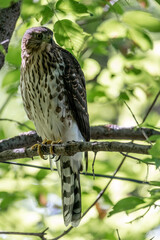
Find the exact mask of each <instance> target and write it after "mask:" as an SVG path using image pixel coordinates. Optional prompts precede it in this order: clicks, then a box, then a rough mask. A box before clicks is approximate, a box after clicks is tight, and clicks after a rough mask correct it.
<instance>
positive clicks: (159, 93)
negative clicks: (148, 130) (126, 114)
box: [141, 91, 160, 124]
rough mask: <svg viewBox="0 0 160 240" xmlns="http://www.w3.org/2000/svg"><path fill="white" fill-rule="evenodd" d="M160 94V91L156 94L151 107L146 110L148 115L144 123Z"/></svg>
mask: <svg viewBox="0 0 160 240" xmlns="http://www.w3.org/2000/svg"><path fill="white" fill-rule="evenodd" d="M159 96H160V91H159V92H158V93H157V95H156V97H155V99H154V100H153V102H152V104H151V106H150V107H149V109H148V111H147V112H146V115H145V116H144V118H143V121H142V123H144V122H145V121H146V119H147V117H148V115H149V113H150V112H151V110H152V109H153V107H154V105H155V103H156V101H157V99H158V97H159ZM142 123H141V124H142Z"/></svg>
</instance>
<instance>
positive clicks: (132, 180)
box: [0, 162, 152, 185]
mask: <svg viewBox="0 0 160 240" xmlns="http://www.w3.org/2000/svg"><path fill="white" fill-rule="evenodd" d="M0 163H4V164H11V165H18V166H22V167H32V168H38V169H43V170H49V171H50V170H51V169H50V168H49V167H42V166H37V165H32V164H25V163H16V162H0ZM53 171H57V169H56V168H53ZM80 174H81V175H84V176H91V177H93V173H87V172H82V173H80ZM94 176H95V177H101V178H109V179H111V178H113V179H115V180H121V181H128V182H134V183H138V184H147V185H152V184H150V182H148V181H141V180H137V179H132V178H125V177H116V176H115V177H113V176H112V175H106V174H99V173H94Z"/></svg>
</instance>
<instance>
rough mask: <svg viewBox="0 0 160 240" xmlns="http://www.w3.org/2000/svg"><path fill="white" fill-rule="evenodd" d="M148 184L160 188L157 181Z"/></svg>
mask: <svg viewBox="0 0 160 240" xmlns="http://www.w3.org/2000/svg"><path fill="white" fill-rule="evenodd" d="M149 184H151V185H154V186H159V187H160V182H158V181H149Z"/></svg>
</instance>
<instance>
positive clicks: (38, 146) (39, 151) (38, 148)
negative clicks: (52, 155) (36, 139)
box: [31, 143, 46, 160]
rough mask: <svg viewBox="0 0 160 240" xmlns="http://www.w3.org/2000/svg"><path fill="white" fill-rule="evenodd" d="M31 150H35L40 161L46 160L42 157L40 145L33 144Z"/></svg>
mask: <svg viewBox="0 0 160 240" xmlns="http://www.w3.org/2000/svg"><path fill="white" fill-rule="evenodd" d="M31 149H32V150H34V149H37V153H38V155H39V156H40V157H41V158H42V159H44V160H46V159H45V157H44V155H43V153H42V146H41V144H40V143H36V144H34V145H33V146H32V147H31Z"/></svg>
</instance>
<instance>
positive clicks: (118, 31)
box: [94, 19, 127, 41]
mask: <svg viewBox="0 0 160 240" xmlns="http://www.w3.org/2000/svg"><path fill="white" fill-rule="evenodd" d="M126 32H127V28H126V26H124V25H123V24H122V23H121V22H119V21H117V20H115V19H110V20H106V21H104V22H102V24H101V25H100V26H99V27H98V28H97V32H96V33H95V34H94V36H95V37H96V38H97V39H98V40H100V41H104V40H108V39H110V38H120V37H125V36H126Z"/></svg>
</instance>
